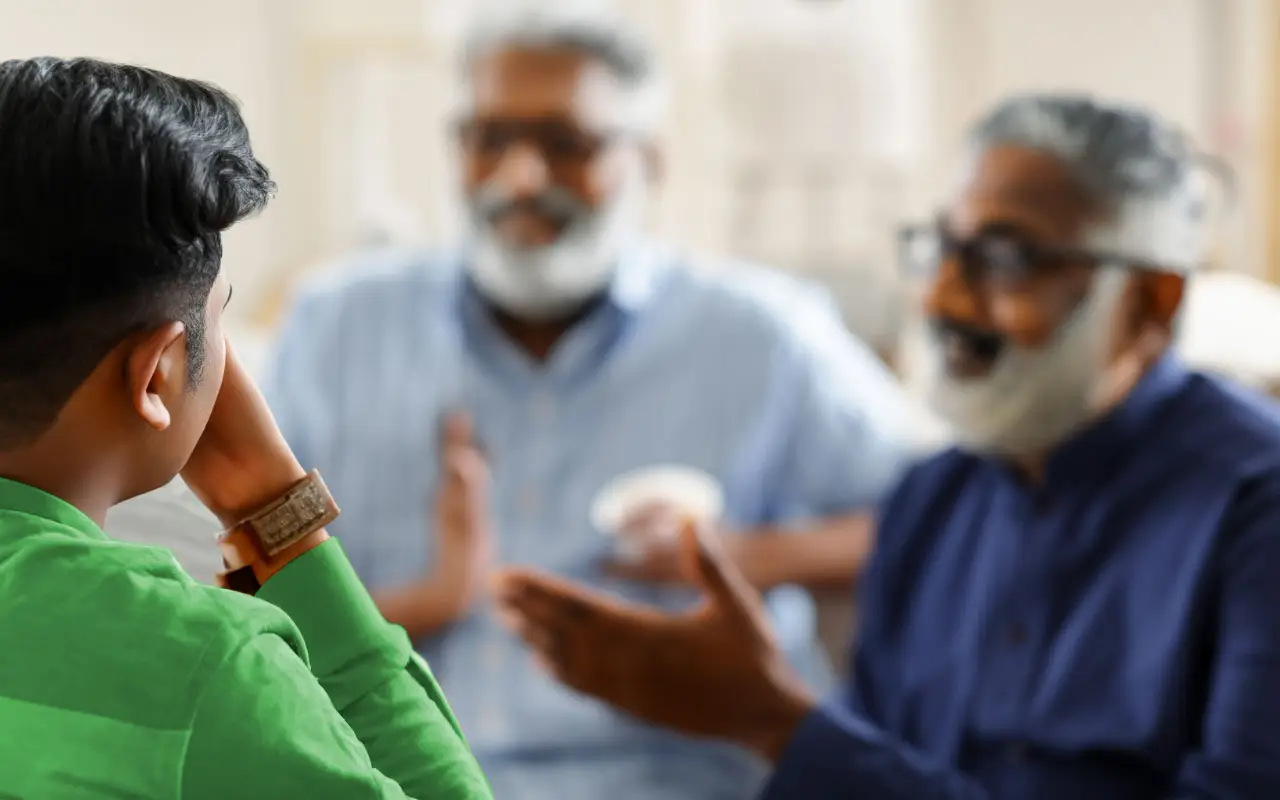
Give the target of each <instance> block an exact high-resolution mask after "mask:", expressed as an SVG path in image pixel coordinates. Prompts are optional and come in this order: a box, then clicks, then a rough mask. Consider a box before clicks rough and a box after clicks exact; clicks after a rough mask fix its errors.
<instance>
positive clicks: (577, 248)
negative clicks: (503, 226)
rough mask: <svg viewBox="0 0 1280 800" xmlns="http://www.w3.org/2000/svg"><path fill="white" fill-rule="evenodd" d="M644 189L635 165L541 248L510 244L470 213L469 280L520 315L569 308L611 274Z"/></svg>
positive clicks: (539, 316)
mask: <svg viewBox="0 0 1280 800" xmlns="http://www.w3.org/2000/svg"><path fill="white" fill-rule="evenodd" d="M647 188H648V187H647V183H646V176H645V174H644V170H643V168H642V167H641V166H640V165H638V164H637V165H636V166H635V168H634V169H632V170H631V171H630V172H629V173H628V174H627V175H626V176H624V178H623V184H622V186H620V187H619V189H618V192H617V194H616V195H615V196H614V197H613V198H611V199H610V200H609V201H608V202H607V203H606V204H605V205H604V206H603V207H601V208H600V209H599V210H598V211H597V212H596V213H594V214H590V215H583V216H581V217H579V218H578V219H576V220H575V221H573V222H572V223H570V225H569V227H568V228H567V229H565V231H564V232H563V233H562V234H561V235H560V236H559V238H557V239H556V240H555V241H554V242H552V243H551V244H548V245H546V246H544V247H536V248H514V247H510V246H508V245H507V244H505V243H504V242H503V241H502V239H501V237H499V236H498V235H497V233H496V232H495V231H494V230H493V228H492V226H491V225H490V224H489V223H488V222H487V221H486V220H484V219H482V218H477V217H476V215H471V217H470V219H471V222H470V226H469V228H470V230H469V237H468V238H469V241H470V249H469V253H468V258H467V269H468V271H469V274H470V275H471V279H472V280H473V281H475V284H476V287H477V288H478V289H479V290H480V293H481V294H483V295H484V296H485V297H486V298H487V299H488V300H489V301H490V302H492V303H494V304H495V305H497V306H498V307H499V308H502V309H504V310H505V311H508V312H510V313H511V314H514V315H516V316H518V317H521V318H523V319H527V320H534V321H536V320H546V319H554V318H556V317H559V316H561V315H564V314H566V313H569V312H572V311H573V310H574V309H575V308H577V307H578V306H579V305H580V304H581V303H582V302H583V301H585V300H586V299H587V298H589V297H591V296H592V295H594V294H597V293H598V292H600V291H602V290H603V289H604V288H605V287H606V286H608V285H609V282H610V281H611V280H612V279H613V275H614V271H615V270H616V268H617V263H618V257H619V255H620V254H621V253H622V251H623V249H624V248H625V247H626V246H627V245H628V244H629V243H630V242H632V241H633V240H634V238H635V237H637V236H638V234H639V231H640V228H641V225H642V223H643V218H644V212H645V201H646V199H647V198H646V195H647Z"/></svg>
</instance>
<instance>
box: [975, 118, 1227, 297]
mask: <svg viewBox="0 0 1280 800" xmlns="http://www.w3.org/2000/svg"><path fill="white" fill-rule="evenodd" d="M970 143H971V144H972V145H973V146H974V148H976V149H978V150H985V149H987V148H989V147H992V146H997V145H1013V146H1020V147H1027V148H1031V149H1034V150H1040V151H1043V152H1046V153H1049V154H1051V155H1054V156H1056V157H1057V158H1059V159H1060V160H1061V161H1062V163H1063V164H1064V165H1065V166H1066V167H1067V169H1068V170H1069V171H1070V172H1071V174H1072V175H1073V177H1074V178H1075V179H1076V180H1077V182H1078V183H1079V185H1080V187H1081V188H1082V189H1083V190H1084V191H1085V192H1086V193H1088V194H1089V195H1090V197H1091V198H1092V199H1094V200H1095V201H1097V202H1098V203H1099V204H1100V205H1101V206H1102V207H1103V208H1104V209H1105V210H1106V211H1107V212H1109V213H1111V214H1114V215H1115V217H1116V219H1115V226H1114V229H1113V230H1112V231H1111V234H1112V236H1110V238H1111V239H1114V240H1116V241H1115V242H1113V244H1116V245H1117V246H1118V247H1120V248H1121V252H1123V253H1126V254H1128V255H1132V256H1133V257H1135V258H1144V259H1148V260H1150V262H1151V263H1153V264H1156V265H1159V266H1162V267H1165V268H1168V269H1170V270H1173V271H1177V272H1190V271H1191V270H1193V269H1194V268H1195V267H1196V266H1198V264H1199V262H1200V260H1201V259H1202V258H1203V256H1204V251H1205V249H1206V245H1207V235H1206V228H1207V216H1208V213H1207V203H1208V199H1209V186H1208V182H1207V181H1206V180H1205V179H1206V177H1207V176H1206V175H1205V169H1204V168H1205V166H1206V163H1207V162H1206V157H1205V156H1203V155H1202V154H1201V153H1199V152H1198V151H1196V150H1195V148H1194V147H1193V146H1192V144H1191V142H1190V140H1189V139H1188V138H1187V137H1186V136H1185V135H1184V134H1183V133H1182V132H1181V131H1179V130H1178V129H1177V128H1175V127H1174V126H1172V125H1171V124H1169V123H1167V122H1165V121H1164V120H1162V119H1160V118H1159V117H1157V116H1156V115H1155V114H1152V113H1150V112H1147V111H1144V110H1142V109H1138V108H1134V107H1130V106H1125V105H1120V104H1115V103H1107V102H1103V101H1100V100H1098V99H1095V98H1093V97H1089V96H1087V95H1071V94H1029V95H1020V96H1016V97H1013V98H1010V99H1008V100H1006V101H1004V102H1003V103H1001V104H1000V105H998V106H996V108H994V109H993V110H992V111H991V112H989V113H988V114H987V115H986V116H985V117H983V118H982V119H981V120H979V122H978V123H977V124H976V125H975V126H974V128H973V130H972V132H971V135H970ZM1121 228H1123V229H1124V230H1120V229H1121Z"/></svg>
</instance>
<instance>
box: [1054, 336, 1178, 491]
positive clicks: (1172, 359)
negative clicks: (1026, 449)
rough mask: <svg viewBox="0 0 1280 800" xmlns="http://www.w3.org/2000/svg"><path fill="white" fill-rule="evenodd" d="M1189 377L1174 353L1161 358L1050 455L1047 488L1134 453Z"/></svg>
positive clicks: (1094, 470)
mask: <svg viewBox="0 0 1280 800" xmlns="http://www.w3.org/2000/svg"><path fill="white" fill-rule="evenodd" d="M1189 375H1190V373H1189V372H1188V371H1187V369H1186V367H1184V366H1183V365H1182V363H1181V362H1180V361H1179V360H1178V358H1177V357H1176V356H1174V355H1173V354H1172V353H1166V354H1165V355H1164V356H1162V357H1161V358H1160V360H1159V361H1157V362H1156V363H1155V365H1154V366H1152V367H1151V369H1149V370H1148V371H1147V374H1146V375H1144V376H1143V377H1142V379H1141V380H1140V381H1138V384H1137V385H1136V386H1135V387H1134V388H1133V391H1131V392H1130V393H1129V395H1128V397H1126V398H1125V399H1124V400H1123V401H1122V402H1121V403H1120V405H1118V406H1117V407H1116V408H1115V409H1113V410H1112V411H1111V412H1110V413H1109V414H1107V415H1106V416H1104V417H1103V418H1102V419H1100V420H1098V422H1096V423H1094V424H1093V425H1091V426H1089V427H1088V428H1086V429H1084V430H1082V431H1080V432H1079V433H1077V434H1076V435H1074V436H1073V437H1071V438H1070V439H1068V440H1067V441H1066V442H1064V443H1063V444H1062V445H1060V446H1059V447H1058V448H1057V449H1056V450H1055V451H1054V452H1053V454H1052V455H1050V457H1049V461H1048V463H1047V464H1046V467H1045V483H1046V485H1048V486H1052V485H1054V484H1055V483H1056V482H1059V481H1061V480H1063V479H1066V480H1071V479H1073V478H1074V477H1075V476H1077V475H1079V474H1081V473H1083V472H1096V471H1097V469H1098V466H1099V465H1100V464H1104V463H1107V462H1115V461H1117V460H1119V458H1120V457H1121V456H1123V455H1125V454H1126V453H1128V452H1130V451H1131V450H1133V449H1134V447H1135V445H1137V444H1138V443H1139V442H1141V441H1142V440H1143V439H1144V437H1145V436H1146V434H1147V433H1148V432H1149V431H1150V429H1151V426H1152V424H1153V423H1154V422H1155V420H1156V419H1157V418H1158V416H1159V413H1160V411H1161V409H1162V408H1163V407H1164V404H1165V401H1166V400H1168V399H1169V398H1170V397H1171V396H1173V395H1174V394H1176V393H1177V392H1178V390H1180V389H1181V388H1182V387H1183V386H1184V385H1185V384H1186V382H1187V379H1188V377H1189Z"/></svg>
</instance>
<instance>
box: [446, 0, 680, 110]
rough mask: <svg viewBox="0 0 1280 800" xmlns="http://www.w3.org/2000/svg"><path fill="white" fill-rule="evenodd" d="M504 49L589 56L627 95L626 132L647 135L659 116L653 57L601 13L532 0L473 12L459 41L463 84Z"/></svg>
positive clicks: (632, 32)
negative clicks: (484, 58) (483, 62)
mask: <svg viewBox="0 0 1280 800" xmlns="http://www.w3.org/2000/svg"><path fill="white" fill-rule="evenodd" d="M504 47H522V48H531V49H536V50H573V51H577V52H580V53H582V54H584V55H586V56H589V57H591V58H594V59H596V60H598V61H600V63H601V64H603V65H604V66H605V67H606V68H607V69H608V70H609V71H610V72H611V73H613V75H614V77H615V78H617V80H618V82H619V83H620V84H621V85H622V87H623V89H624V90H625V91H626V92H627V93H628V94H629V96H630V97H629V99H630V104H631V109H630V113H629V116H630V120H629V121H628V123H627V125H628V126H629V127H630V128H632V129H633V130H636V131H639V132H644V133H648V132H651V131H652V130H653V128H655V127H656V126H657V124H658V121H659V120H660V118H661V116H662V111H663V106H664V100H665V96H664V93H663V81H662V80H661V75H660V69H659V65H658V59H657V56H656V54H655V53H654V51H653V49H652V47H651V46H650V44H649V42H648V40H647V39H646V38H645V37H644V36H643V35H641V34H640V33H639V31H637V30H636V29H635V28H634V27H632V26H630V25H628V24H627V23H626V22H625V20H623V19H622V18H621V17H619V16H617V15H615V14H612V13H609V12H608V11H606V10H584V9H583V8H581V7H580V6H575V5H574V4H571V3H570V4H566V3H557V2H553V0H533V1H532V2H515V3H504V4H502V5H500V6H499V7H497V8H489V9H487V13H486V12H480V13H477V14H475V15H474V16H473V17H472V22H471V24H470V25H469V26H468V28H467V30H466V33H465V35H464V37H463V44H462V64H461V66H462V72H463V77H464V80H466V81H470V80H471V77H472V70H473V69H474V67H475V62H476V60H477V59H479V58H480V57H482V56H484V55H486V54H488V53H492V52H493V51H495V50H498V49H501V48H504Z"/></svg>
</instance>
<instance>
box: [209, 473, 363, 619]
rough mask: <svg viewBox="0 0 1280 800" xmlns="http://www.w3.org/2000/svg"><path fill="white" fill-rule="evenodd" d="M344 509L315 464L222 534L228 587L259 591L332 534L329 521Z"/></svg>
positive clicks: (224, 579) (223, 578)
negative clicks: (289, 485) (328, 528)
mask: <svg viewBox="0 0 1280 800" xmlns="http://www.w3.org/2000/svg"><path fill="white" fill-rule="evenodd" d="M340 513H341V511H340V510H339V508H338V505H337V503H335V502H334V500H333V496H332V495H330V494H329V489H328V487H326V486H325V484H324V480H323V479H321V477H320V473H319V472H318V471H316V470H312V471H311V472H310V473H308V474H307V477H306V478H304V479H302V480H301V481H299V482H298V483H296V484H294V485H293V486H291V487H290V488H289V489H288V490H287V491H286V492H284V494H282V495H280V497H279V498H277V499H276V500H273V501H272V502H270V503H268V504H267V505H266V506H264V507H263V508H262V509H261V510H259V511H257V512H255V513H254V514H252V515H250V516H249V517H248V518H247V519H245V520H244V521H243V522H241V523H239V524H238V525H236V526H235V527H233V528H232V529H231V530H229V531H226V532H225V533H223V534H222V535H221V536H220V537H219V538H218V548H219V550H220V551H221V553H222V561H223V564H224V565H226V567H227V571H226V572H224V573H222V574H220V575H219V576H218V583H219V584H220V585H222V586H224V587H225V588H228V589H235V590H236V591H241V592H245V593H246V594H254V593H256V592H257V590H258V589H259V588H261V585H262V584H263V583H265V582H266V580H267V579H268V578H270V577H271V576H272V575H274V574H275V573H276V572H279V571H280V570H281V569H282V568H283V567H284V566H285V565H286V564H288V563H289V562H290V561H292V560H293V559H295V558H297V557H298V556H300V555H302V554H303V553H305V552H307V551H308V550H310V549H312V548H313V547H316V546H317V545H319V544H321V543H322V542H323V541H324V540H325V539H327V538H328V536H327V534H325V532H324V527H325V526H326V525H328V524H329V523H331V522H333V521H334V520H335V519H337V518H338V515H339V514H340Z"/></svg>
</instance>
